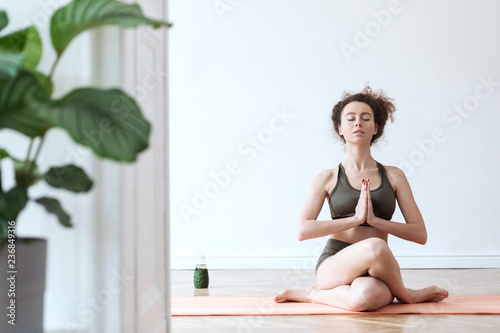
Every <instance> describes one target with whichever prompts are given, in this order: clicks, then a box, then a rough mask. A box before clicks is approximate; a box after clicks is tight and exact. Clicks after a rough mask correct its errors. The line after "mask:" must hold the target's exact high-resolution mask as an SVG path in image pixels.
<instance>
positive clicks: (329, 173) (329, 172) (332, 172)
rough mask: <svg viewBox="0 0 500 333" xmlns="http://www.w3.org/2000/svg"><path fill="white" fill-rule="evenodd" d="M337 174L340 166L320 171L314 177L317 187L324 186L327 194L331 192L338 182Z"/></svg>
mask: <svg viewBox="0 0 500 333" xmlns="http://www.w3.org/2000/svg"><path fill="white" fill-rule="evenodd" d="M337 174H338V166H336V167H334V168H332V169H326V170H323V171H320V172H319V173H318V174H317V175H316V177H314V181H313V184H314V185H315V187H316V188H322V189H324V191H325V192H326V194H329V193H330V192H331V190H332V189H333V188H334V187H335V184H336V183H337Z"/></svg>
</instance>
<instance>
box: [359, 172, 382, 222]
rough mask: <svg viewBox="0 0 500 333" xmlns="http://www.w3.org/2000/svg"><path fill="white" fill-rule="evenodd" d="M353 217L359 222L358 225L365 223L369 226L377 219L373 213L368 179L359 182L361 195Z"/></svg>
mask: <svg viewBox="0 0 500 333" xmlns="http://www.w3.org/2000/svg"><path fill="white" fill-rule="evenodd" d="M354 217H355V218H356V219H357V220H358V221H359V224H363V223H364V222H365V221H366V223H368V224H370V225H373V223H374V222H375V220H376V218H377V217H376V216H375V214H374V213H373V204H372V198H371V196H370V179H363V181H362V182H361V193H360V195H359V200H358V204H357V205H356V210H355V214H354Z"/></svg>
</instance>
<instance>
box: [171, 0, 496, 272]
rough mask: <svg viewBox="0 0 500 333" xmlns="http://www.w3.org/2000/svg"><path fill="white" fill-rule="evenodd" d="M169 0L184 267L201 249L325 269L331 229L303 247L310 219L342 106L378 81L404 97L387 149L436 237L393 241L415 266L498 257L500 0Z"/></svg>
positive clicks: (175, 176) (241, 261)
mask: <svg viewBox="0 0 500 333" xmlns="http://www.w3.org/2000/svg"><path fill="white" fill-rule="evenodd" d="M169 6H170V8H169V15H170V20H171V21H172V22H173V23H174V27H173V28H172V30H171V31H170V37H171V39H170V41H171V44H170V48H169V52H170V54H169V57H170V64H169V66H170V88H171V89H170V110H171V128H170V136H171V137H170V139H171V158H170V161H171V177H170V179H171V198H172V202H171V236H172V243H171V254H172V268H192V267H193V264H194V258H195V257H196V255H197V252H198V251H203V252H204V253H205V255H206V256H207V264H208V265H209V266H210V267H212V268H236V267H246V268H291V267H297V266H303V267H310V268H312V267H313V265H314V262H315V260H316V256H317V255H319V253H320V251H321V250H322V247H323V245H324V242H325V239H324V238H323V239H316V240H308V241H304V242H298V241H297V239H296V236H295V228H296V222H297V217H298V214H299V211H300V210H301V208H302V205H303V204H304V200H305V196H306V192H307V189H308V187H309V185H310V183H311V181H312V179H313V177H314V176H315V175H316V174H317V173H318V172H319V171H321V170H323V169H326V168H332V167H333V166H335V165H337V164H338V163H339V162H340V161H342V159H343V158H344V150H343V145H342V144H341V143H340V142H339V141H338V140H336V139H335V138H334V135H333V130H332V125H331V121H330V112H331V109H332V107H333V105H334V104H335V103H336V102H337V101H338V99H339V98H340V96H341V94H342V92H343V91H344V90H345V89H347V90H355V91H357V90H360V89H361V88H362V87H363V85H364V84H365V83H366V82H367V81H369V83H370V85H371V86H372V88H373V89H379V88H383V89H384V90H385V91H386V93H387V94H388V95H389V96H392V97H394V98H395V103H396V105H397V107H398V110H397V112H396V113H395V118H396V121H395V122H394V123H392V124H391V123H389V124H388V126H387V128H386V134H385V136H384V138H383V139H382V140H381V141H380V143H378V144H377V145H376V146H374V147H373V149H372V152H373V155H374V157H375V158H376V159H377V160H378V161H380V162H381V163H383V164H386V165H396V166H399V167H401V168H402V169H403V170H404V171H405V172H406V174H407V176H408V179H409V181H410V183H411V185H412V188H413V192H414V196H415V198H416V200H417V203H418V205H419V207H420V209H421V211H422V213H423V215H424V219H425V221H426V225H427V229H428V234H429V238H428V243H427V244H426V245H425V246H421V245H417V244H413V243H409V242H405V241H402V240H399V239H395V238H394V237H391V238H390V245H391V247H392V249H393V251H394V253H395V254H396V256H397V257H398V258H399V259H400V262H401V264H402V266H403V267H488V266H489V267H492V266H495V267H499V266H500V242H498V236H499V235H500V223H499V222H498V213H497V201H498V195H497V194H496V191H497V190H496V189H497V188H498V187H499V186H500V180H499V177H498V173H497V170H498V164H499V162H500V152H499V149H498V147H497V145H498V143H499V139H500V132H499V131H498V130H497V128H496V127H497V126H496V121H495V120H496V118H497V115H498V109H499V105H500V104H499V103H500V67H499V64H498V59H500V44H499V43H497V42H496V41H498V40H500V29H498V17H499V15H500V3H498V2H496V1H480V2H478V1H472V0H460V1H451V0H449V1H418V2H410V1H387V0H380V1H371V0H370V1H368V0H366V1H327V0H314V1H306V0H295V1H284V0H273V1H264V0H254V1H242V0H240V1H236V0H232V1H230V0H219V1H200V0H198V1H182V0H172V1H169ZM319 218H320V219H329V214H328V209H327V206H326V205H325V207H324V209H323V211H322V213H321V215H320V217H319ZM394 220H396V221H403V219H402V217H401V214H400V213H399V211H398V212H397V214H395V216H394Z"/></svg>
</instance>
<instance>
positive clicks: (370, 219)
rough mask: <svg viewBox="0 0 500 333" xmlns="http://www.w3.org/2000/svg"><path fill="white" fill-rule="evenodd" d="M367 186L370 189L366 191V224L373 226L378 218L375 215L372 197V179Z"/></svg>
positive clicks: (367, 182)
mask: <svg viewBox="0 0 500 333" xmlns="http://www.w3.org/2000/svg"><path fill="white" fill-rule="evenodd" d="M366 184H367V188H368V189H367V191H366V223H368V224H369V225H371V226H373V223H374V222H375V219H376V218H377V217H376V216H375V213H373V203H372V197H371V195H370V179H368V180H367V181H366Z"/></svg>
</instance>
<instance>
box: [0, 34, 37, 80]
mask: <svg viewBox="0 0 500 333" xmlns="http://www.w3.org/2000/svg"><path fill="white" fill-rule="evenodd" d="M0 53H22V54H24V63H23V67H24V68H25V69H28V70H32V71H34V70H36V66H37V65H38V62H39V61H40V58H41V56H42V41H41V40H40V35H39V34H38V30H37V29H36V28H35V27H34V26H31V27H28V28H26V29H23V30H19V31H16V32H13V33H11V34H8V35H6V36H3V37H2V38H0Z"/></svg>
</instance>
